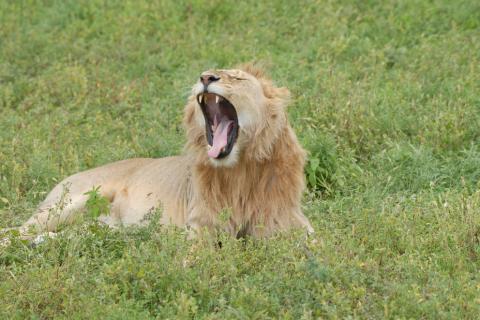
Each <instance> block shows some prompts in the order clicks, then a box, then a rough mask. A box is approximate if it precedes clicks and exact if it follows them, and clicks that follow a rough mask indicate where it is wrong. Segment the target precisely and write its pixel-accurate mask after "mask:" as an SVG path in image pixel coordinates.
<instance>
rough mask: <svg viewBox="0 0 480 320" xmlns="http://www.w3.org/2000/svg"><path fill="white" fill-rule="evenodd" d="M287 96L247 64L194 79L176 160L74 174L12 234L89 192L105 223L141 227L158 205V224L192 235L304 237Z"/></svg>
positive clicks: (39, 224) (47, 223)
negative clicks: (292, 233) (100, 204)
mask: <svg viewBox="0 0 480 320" xmlns="http://www.w3.org/2000/svg"><path fill="white" fill-rule="evenodd" d="M289 96H290V93H289V91H288V89H286V88H277V87H275V86H274V85H273V84H272V83H271V81H270V80H269V79H267V78H266V77H265V76H264V75H263V73H262V72H261V71H260V70H258V69H256V68H254V67H252V66H249V65H248V66H244V67H243V68H242V70H210V71H206V72H204V73H202V74H201V76H200V79H199V81H198V82H197V83H196V84H195V85H194V86H193V89H192V94H191V96H190V97H189V98H188V102H187V105H186V107H185V115H184V125H185V127H186V132H187V144H186V146H185V152H184V154H183V155H180V156H176V157H167V158H161V159H145V158H137V159H130V160H123V161H119V162H114V163H111V164H107V165H104V166H102V167H99V168H95V169H91V170H87V171H84V172H80V173H77V174H74V175H73V176H70V177H68V178H66V179H65V180H63V181H62V182H61V183H59V184H58V185H57V186H56V187H55V188H54V189H53V190H52V191H51V192H50V194H49V195H48V196H47V198H46V199H45V201H43V202H42V203H41V204H40V205H39V208H38V210H37V212H36V213H35V214H34V215H33V216H32V217H31V218H30V219H29V220H28V221H27V222H26V223H25V224H24V225H23V226H21V227H20V228H19V231H20V234H22V235H24V236H26V235H28V234H29V232H30V230H31V229H32V227H33V229H35V231H36V232H46V231H48V232H50V231H55V230H56V229H57V226H58V225H59V224H61V223H67V222H69V221H71V220H72V218H73V217H74V215H75V214H77V213H79V212H81V209H82V208H83V207H84V206H85V203H86V201H87V198H88V196H87V195H85V193H86V192H88V191H89V190H91V189H92V187H93V186H95V187H100V188H99V192H100V193H101V195H103V196H104V197H106V198H107V199H108V200H109V201H110V203H111V210H110V214H109V215H108V216H101V217H100V221H102V222H104V223H106V224H108V225H110V226H117V225H120V224H123V225H129V224H137V223H140V222H141V221H142V220H143V219H144V217H145V215H146V214H147V213H149V212H150V211H151V210H152V209H154V208H156V207H158V206H162V207H163V215H162V217H161V223H163V224H175V225H177V226H187V227H189V228H190V229H193V230H194V231H198V230H200V229H206V230H209V231H214V230H224V231H226V232H228V233H229V234H231V235H232V236H235V237H240V236H245V235H251V236H253V237H257V238H258V237H266V236H269V235H271V234H273V233H274V232H276V231H281V230H287V229H290V228H305V229H306V230H307V231H308V232H313V228H312V226H311V225H310V223H309V221H308V219H307V218H306V217H305V216H304V215H303V213H302V210H301V208H300V198H301V194H302V190H303V188H304V176H303V165H304V159H305V153H304V151H303V149H302V148H301V147H300V145H299V143H298V141H297V138H296V136H295V134H294V133H293V131H292V128H291V127H290V125H289V124H288V121H287V116H286V112H285V107H286V105H287V103H288V100H289ZM65 190H68V193H67V194H65ZM65 197H66V198H67V199H65ZM60 203H61V204H60ZM58 207H60V209H59V208H58ZM221 212H228V213H229V215H227V219H225V214H224V215H222V218H221V217H220V216H221V214H220V213H221ZM225 220H226V221H225Z"/></svg>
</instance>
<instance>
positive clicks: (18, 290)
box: [0, 0, 480, 319]
mask: <svg viewBox="0 0 480 320" xmlns="http://www.w3.org/2000/svg"><path fill="white" fill-rule="evenodd" d="M246 61H259V62H261V63H262V64H263V65H265V66H266V67H267V69H268V72H269V74H270V75H271V77H272V78H273V79H274V80H275V83H276V84H278V85H281V86H287V87H288V88H289V89H290V90H291V91H292V93H293V96H294V101H293V103H292V105H291V106H290V108H289V115H290V120H291V123H292V125H293V127H294V129H295V131H296V132H297V135H298V136H299V139H300V141H301V142H302V144H303V145H304V146H305V148H306V149H307V150H308V151H309V154H310V156H309V162H308V163H307V167H306V170H305V171H306V177H307V181H308V182H309V189H308V191H307V192H306V194H305V198H304V210H305V212H306V214H307V215H308V217H309V218H310V219H311V220H312V222H313V224H314V227H315V229H316V231H317V232H316V235H315V236H314V237H315V239H316V240H317V241H316V242H314V243H312V242H311V241H305V240H304V239H303V237H302V236H301V235H296V234H288V235H281V236H278V237H276V238H275V239H271V240H268V241H251V240H247V241H246V242H245V243H243V242H238V241H236V240H232V239H223V240H224V247H223V248H222V249H221V250H218V249H215V248H212V246H211V245H208V244H207V245H203V244H196V245H194V244H192V243H190V242H188V241H186V240H185V239H184V237H183V235H182V232H181V231H179V230H174V229H170V228H159V227H158V226H157V227H155V228H154V227H153V226H151V227H149V228H143V229H131V230H121V231H111V230H105V229H104V228H102V227H100V226H97V225H95V224H86V225H83V226H74V227H72V228H71V230H67V231H66V234H65V235H62V236H61V237H59V238H58V239H53V240H50V241H48V242H47V243H45V244H44V245H42V246H40V247H38V248H35V249H32V248H29V247H26V246H24V245H23V244H21V243H17V244H15V245H13V246H11V247H10V248H8V249H5V250H3V251H0V304H1V305H2V308H0V316H1V317H2V318H19V319H23V318H41V319H47V318H88V319H91V318H118V319H124V318H129V319H130V318H131V319H135V318H138V319H144V318H155V317H158V318H208V319H224V318H229V319H230V318H232V319H237V318H238V319H265V318H287V319H288V318H289V319H300V318H303V319H313V318H319V317H322V318H429V319H441V318H445V319H451V318H471V319H475V318H477V317H478V315H479V314H480V279H479V278H480V276H479V262H480V259H479V258H480V256H479V255H480V240H479V239H480V191H479V187H480V182H479V180H480V142H479V141H480V94H479V92H480V64H479V63H480V3H479V2H478V1H462V0H461V1H446V0H445V1H401V2H398V1H362V2H358V1H343V0H342V1H302V2H298V3H295V2H292V1H217V0H210V1H183V0H179V1H99V0H94V1H69V0H66V1H24V0H22V1H1V0H0V227H7V226H13V225H18V224H20V223H21V222H23V221H24V220H25V219H27V217H29V215H30V214H31V213H32V212H33V210H34V208H35V206H36V205H37V204H38V202H39V201H41V200H42V199H43V198H44V196H45V195H46V192H47V191H49V189H50V188H52V187H53V186H54V185H55V184H56V183H57V182H58V181H60V180H61V179H62V178H64V177H66V176H68V175H70V174H73V173H75V172H78V171H79V170H84V169H87V168H91V167H94V166H98V165H101V164H104V163H107V162H112V161H115V160H119V159H124V158H130V157H137V156H141V157H162V156H166V155H174V154H178V153H179V152H181V148H182V145H183V143H184V134H183V129H182V126H181V118H182V109H183V105H184V103H185V101H186V98H187V96H188V93H189V90H190V87H191V86H192V84H193V83H194V81H196V79H197V77H198V75H199V74H200V73H201V72H202V71H203V70H205V69H209V68H215V67H221V68H228V67H233V66H235V65H237V64H240V63H243V62H246ZM192 246H195V248H194V250H192V248H191V247H192ZM185 261H189V263H187V265H185Z"/></svg>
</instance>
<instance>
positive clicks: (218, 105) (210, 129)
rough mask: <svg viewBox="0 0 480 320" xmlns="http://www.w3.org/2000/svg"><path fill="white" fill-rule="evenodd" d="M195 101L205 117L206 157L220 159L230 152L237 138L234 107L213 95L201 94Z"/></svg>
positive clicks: (222, 98)
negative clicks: (207, 147)
mask: <svg viewBox="0 0 480 320" xmlns="http://www.w3.org/2000/svg"><path fill="white" fill-rule="evenodd" d="M197 101H198V104H199V105H200V107H201V108H202V112H203V116H204V117H205V131H206V136H207V142H208V146H209V149H208V156H209V157H210V158H214V159H221V158H224V157H226V156H228V155H229V154H230V152H232V148H233V145H234V144H235V142H236V141H237V137H238V129H239V125H238V118H237V111H236V110H235V107H234V106H233V105H232V104H231V103H230V101H228V100H227V99H225V98H224V97H222V96H220V95H217V94H215V93H201V94H199V95H198V96H197Z"/></svg>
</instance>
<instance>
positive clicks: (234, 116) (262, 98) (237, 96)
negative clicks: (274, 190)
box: [184, 65, 290, 167]
mask: <svg viewBox="0 0 480 320" xmlns="http://www.w3.org/2000/svg"><path fill="white" fill-rule="evenodd" d="M289 96H290V93H289V91H288V90H287V89H286V88H277V87H275V86H274V85H273V84H272V83H271V81H270V80H269V79H267V78H266V77H265V76H264V74H263V72H261V71H260V70H259V69H256V68H255V67H253V66H251V65H246V66H243V67H241V68H239V69H230V70H224V69H222V70H208V71H205V72H203V73H202V74H201V75H200V78H199V80H198V81H197V83H196V84H195V85H194V86H193V89H192V95H191V96H190V98H189V102H188V104H187V106H186V109H185V121H184V122H185V126H186V128H187V137H188V144H187V148H188V147H190V148H194V149H195V152H196V153H197V158H198V161H205V162H207V161H208V162H209V163H211V164H213V165H215V166H227V167H231V166H234V165H235V164H236V163H237V162H238V159H239V158H240V157H241V156H245V157H248V158H250V159H254V160H257V161H263V160H265V159H268V158H269V157H270V156H271V153H272V151H273V145H274V143H275V141H276V139H277V138H278V135H279V134H280V132H281V131H282V129H283V128H284V127H285V126H286V124H287V120H286V114H285V111H284V107H285V105H286V104H287V102H288V100H289Z"/></svg>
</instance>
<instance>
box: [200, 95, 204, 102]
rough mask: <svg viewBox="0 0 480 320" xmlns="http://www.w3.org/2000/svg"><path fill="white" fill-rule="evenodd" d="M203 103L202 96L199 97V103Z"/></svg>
mask: <svg viewBox="0 0 480 320" xmlns="http://www.w3.org/2000/svg"><path fill="white" fill-rule="evenodd" d="M202 102H203V94H201V95H200V103H202Z"/></svg>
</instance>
